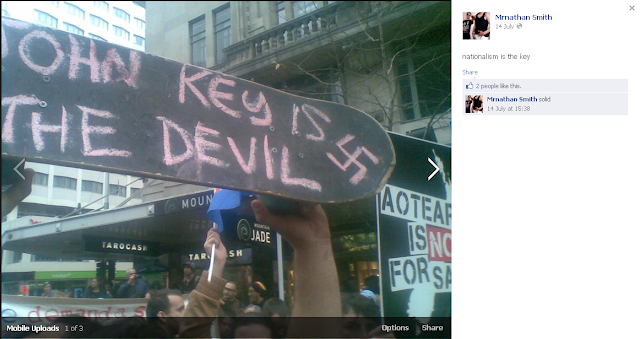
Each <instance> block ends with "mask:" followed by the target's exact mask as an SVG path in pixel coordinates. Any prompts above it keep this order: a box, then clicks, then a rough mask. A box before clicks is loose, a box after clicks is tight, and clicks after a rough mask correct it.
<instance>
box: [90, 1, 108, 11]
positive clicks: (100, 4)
mask: <svg viewBox="0 0 640 339" xmlns="http://www.w3.org/2000/svg"><path fill="white" fill-rule="evenodd" d="M93 5H94V6H95V7H98V8H100V9H104V10H105V11H107V12H108V11H109V4H108V3H106V2H104V1H94V2H93Z"/></svg>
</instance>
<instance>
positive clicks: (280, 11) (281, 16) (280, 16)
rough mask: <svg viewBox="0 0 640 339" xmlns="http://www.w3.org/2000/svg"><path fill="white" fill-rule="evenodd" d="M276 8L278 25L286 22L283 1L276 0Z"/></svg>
mask: <svg viewBox="0 0 640 339" xmlns="http://www.w3.org/2000/svg"><path fill="white" fill-rule="evenodd" d="M276 9H277V12H278V25H280V24H283V23H285V22H287V14H286V9H285V5H284V1H278V4H277V5H276Z"/></svg>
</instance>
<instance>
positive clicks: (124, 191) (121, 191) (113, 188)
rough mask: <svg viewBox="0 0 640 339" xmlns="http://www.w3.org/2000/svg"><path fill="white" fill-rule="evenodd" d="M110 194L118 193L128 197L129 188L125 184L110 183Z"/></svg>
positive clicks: (120, 195)
mask: <svg viewBox="0 0 640 339" xmlns="http://www.w3.org/2000/svg"><path fill="white" fill-rule="evenodd" d="M109 195H117V196H119V197H126V196H127V188H126V187H124V186H120V185H114V184H110V185H109Z"/></svg>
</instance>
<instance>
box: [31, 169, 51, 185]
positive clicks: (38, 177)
mask: <svg viewBox="0 0 640 339" xmlns="http://www.w3.org/2000/svg"><path fill="white" fill-rule="evenodd" d="M33 184H34V185H38V186H45V187H46V186H49V175H48V174H45V173H40V172H36V174H35V175H34V176H33Z"/></svg>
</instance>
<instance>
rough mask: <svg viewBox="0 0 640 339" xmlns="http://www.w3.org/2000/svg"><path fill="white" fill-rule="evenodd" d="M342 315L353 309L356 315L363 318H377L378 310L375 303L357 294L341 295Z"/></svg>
mask: <svg viewBox="0 0 640 339" xmlns="http://www.w3.org/2000/svg"><path fill="white" fill-rule="evenodd" d="M341 298H342V314H346V313H347V312H349V309H353V311H354V312H355V313H356V314H362V316H364V317H379V316H380V309H379V308H378V305H376V303H375V302H374V301H373V300H371V299H369V298H367V297H365V296H363V295H361V294H359V293H342V295H341Z"/></svg>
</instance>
